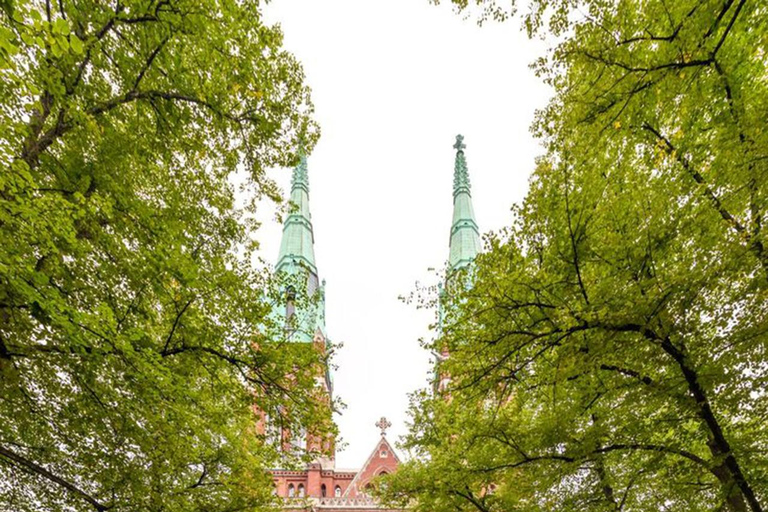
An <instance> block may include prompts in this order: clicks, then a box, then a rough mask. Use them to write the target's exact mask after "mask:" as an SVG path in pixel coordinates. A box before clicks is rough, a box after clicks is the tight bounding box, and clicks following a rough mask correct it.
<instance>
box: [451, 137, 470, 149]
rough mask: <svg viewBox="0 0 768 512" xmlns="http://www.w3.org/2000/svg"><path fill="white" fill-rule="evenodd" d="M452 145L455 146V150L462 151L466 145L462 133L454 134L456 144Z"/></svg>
mask: <svg viewBox="0 0 768 512" xmlns="http://www.w3.org/2000/svg"><path fill="white" fill-rule="evenodd" d="M453 147H454V148H456V151H464V148H466V147H467V145H466V144H464V136H463V135H457V136H456V144H454V145H453Z"/></svg>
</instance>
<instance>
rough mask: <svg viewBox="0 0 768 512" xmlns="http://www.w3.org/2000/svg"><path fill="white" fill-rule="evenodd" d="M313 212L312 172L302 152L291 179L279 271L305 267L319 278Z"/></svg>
mask: <svg viewBox="0 0 768 512" xmlns="http://www.w3.org/2000/svg"><path fill="white" fill-rule="evenodd" d="M314 242H315V238H314V233H313V231H312V215H311V214H310V213H309V175H308V173H307V156H306V155H305V154H304V152H303V151H302V152H301V159H300V161H299V164H298V165H297V166H296V167H295V168H294V170H293V177H292V179H291V204H290V213H289V214H288V218H286V219H285V223H284V225H283V240H282V242H281V243H280V254H279V255H278V257H277V267H276V269H277V271H278V272H289V273H293V272H295V271H296V270H298V269H299V268H302V267H305V268H307V269H308V270H309V271H310V272H311V273H313V274H314V275H315V279H317V267H316V265H315V248H314Z"/></svg>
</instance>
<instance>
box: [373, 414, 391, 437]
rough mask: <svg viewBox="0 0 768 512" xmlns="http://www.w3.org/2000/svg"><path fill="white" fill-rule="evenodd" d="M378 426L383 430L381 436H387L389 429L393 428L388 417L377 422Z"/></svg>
mask: <svg viewBox="0 0 768 512" xmlns="http://www.w3.org/2000/svg"><path fill="white" fill-rule="evenodd" d="M376 426H377V427H379V428H380V429H381V435H382V436H386V435H387V429H388V428H389V427H391V426H392V422H391V421H389V420H388V419H387V418H386V417H384V416H382V417H381V419H380V420H379V421H377V422H376Z"/></svg>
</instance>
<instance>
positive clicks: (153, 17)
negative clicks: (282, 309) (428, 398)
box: [0, 0, 329, 511]
mask: <svg viewBox="0 0 768 512" xmlns="http://www.w3.org/2000/svg"><path fill="white" fill-rule="evenodd" d="M0 20H1V21H0V134H1V136H0V166H2V169H1V170H0V508H2V509H3V510H17V511H24V510H100V511H103V510H115V511H117V510H165V511H174V510H180V511H181V510H183V511H194V510H206V511H216V510H241V509H244V508H249V509H253V508H254V507H258V506H262V505H264V504H266V503H268V502H269V501H270V500H271V499H272V498H271V485H269V482H270V481H271V479H270V477H269V476H268V474H267V473H266V472H265V471H264V469H265V468H268V467H270V466H271V465H272V464H274V462H275V457H276V451H275V450H273V449H271V448H270V447H269V446H268V445H267V444H266V443H265V441H264V439H263V437H260V436H259V435H257V432H256V431H255V430H254V426H255V424H256V422H255V420H254V411H253V408H254V405H255V406H257V407H258V409H260V410H261V411H264V412H265V413H267V414H269V415H270V417H271V418H272V419H273V421H275V422H277V421H281V422H282V423H283V425H284V426H285V427H286V428H288V429H289V430H291V429H295V431H298V429H299V427H298V424H304V425H306V424H311V425H315V428H316V429H317V430H318V431H323V430H325V429H327V428H329V427H328V422H327V420H328V418H327V417H326V416H325V414H326V413H321V411H325V410H326V409H325V408H324V407H317V405H318V404H320V402H319V401H317V400H315V398H316V397H314V396H313V395H312V392H310V391H309V390H310V389H312V382H313V379H314V375H313V371H314V370H313V367H314V369H315V370H316V365H317V364H319V363H320V358H321V357H322V355H321V354H320V353H319V352H316V351H311V350H300V349H298V347H286V346H284V345H283V344H282V343H281V342H280V336H281V329H280V328H279V326H277V327H276V326H274V325H272V322H271V321H270V316H269V311H270V302H269V301H270V297H274V296H275V294H274V293H272V290H274V289H275V288H276V286H275V285H274V284H273V283H271V282H270V281H269V280H268V279H267V278H266V277H265V276H263V275H260V274H259V273H256V272H255V271H254V270H252V269H251V266H250V259H251V254H252V252H251V251H252V249H253V241H252V239H251V238H250V234H249V233H250V231H251V228H252V227H254V226H253V225H252V224H250V223H249V222H248V218H249V215H248V212H249V208H250V207H251V206H253V204H254V203H253V202H251V203H249V204H248V205H247V207H246V208H245V209H243V210H238V209H236V208H235V197H234V196H235V190H234V186H233V182H232V180H231V179H230V178H231V176H232V174H233V172H234V171H235V170H236V169H239V170H240V174H242V175H246V177H245V178H243V180H244V181H245V185H244V186H245V189H246V190H245V194H246V195H248V196H249V197H250V198H251V199H252V201H256V199H257V198H258V197H259V196H262V195H264V194H267V195H269V196H271V197H274V198H276V197H277V192H276V189H275V188H274V186H273V185H272V184H271V182H270V181H269V180H268V179H267V178H266V177H265V174H264V172H265V171H264V170H265V169H266V168H268V167H272V166H287V165H290V164H291V163H293V162H294V161H295V160H296V158H297V157H296V153H295V149H296V148H297V147H298V142H299V140H303V143H304V144H306V145H307V146H311V145H312V143H313V142H314V140H315V138H316V135H317V131H316V128H315V127H314V125H313V123H312V121H311V118H310V115H311V113H312V106H311V103H310V100H309V90H308V88H307V87H306V86H305V85H304V83H303V80H304V77H303V73H302V70H301V68H300V66H299V65H298V63H297V62H296V61H295V60H294V58H293V57H292V56H291V55H290V54H288V53H287V52H285V51H284V50H283V49H282V48H281V44H282V36H281V33H280V31H279V29H278V28H276V27H270V26H266V25H264V24H263V22H262V15H261V10H260V6H259V2H258V1H255V0H254V1H251V0H245V1H230V0H136V1H134V0H115V1H109V2H105V1H95V0H77V1H74V0H58V1H43V0H34V1H33V0H4V1H2V2H0Z"/></svg>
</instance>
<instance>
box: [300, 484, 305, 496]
mask: <svg viewBox="0 0 768 512" xmlns="http://www.w3.org/2000/svg"><path fill="white" fill-rule="evenodd" d="M303 497H304V484H299V498H303Z"/></svg>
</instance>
